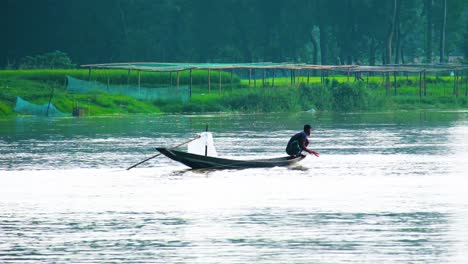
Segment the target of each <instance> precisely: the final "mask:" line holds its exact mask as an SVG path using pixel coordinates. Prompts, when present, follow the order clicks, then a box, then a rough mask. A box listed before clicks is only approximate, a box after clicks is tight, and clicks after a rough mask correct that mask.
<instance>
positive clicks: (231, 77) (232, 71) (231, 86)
mask: <svg viewBox="0 0 468 264" xmlns="http://www.w3.org/2000/svg"><path fill="white" fill-rule="evenodd" d="M233 71H234V70H233V69H231V92H232V90H233V87H232V86H233V83H232V72H233Z"/></svg>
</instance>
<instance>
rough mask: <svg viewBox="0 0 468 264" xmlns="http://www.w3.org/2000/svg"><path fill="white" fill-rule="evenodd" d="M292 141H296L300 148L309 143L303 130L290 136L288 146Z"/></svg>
mask: <svg viewBox="0 0 468 264" xmlns="http://www.w3.org/2000/svg"><path fill="white" fill-rule="evenodd" d="M294 141H297V142H298V143H299V147H300V148H301V150H304V146H307V145H309V139H307V134H306V133H305V132H304V131H302V132H299V133H297V134H295V135H294V136H292V137H291V139H290V140H289V142H288V146H290V145H291V143H293V142H294Z"/></svg>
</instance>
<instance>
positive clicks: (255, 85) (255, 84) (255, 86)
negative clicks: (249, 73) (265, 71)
mask: <svg viewBox="0 0 468 264" xmlns="http://www.w3.org/2000/svg"><path fill="white" fill-rule="evenodd" d="M256 73H257V71H256V70H255V69H254V70H253V74H254V76H253V78H254V88H257V74H256Z"/></svg>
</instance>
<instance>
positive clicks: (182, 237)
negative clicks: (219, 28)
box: [0, 111, 468, 263]
mask: <svg viewBox="0 0 468 264" xmlns="http://www.w3.org/2000/svg"><path fill="white" fill-rule="evenodd" d="M304 123H310V124H312V126H313V127H314V131H313V135H312V137H311V144H312V146H313V148H314V149H316V150H317V151H319V152H320V153H321V154H322V155H321V157H320V158H316V157H313V156H309V157H307V158H306V159H304V160H303V161H301V163H300V164H299V165H298V166H295V167H292V168H271V169H246V170H224V171H192V170H188V169H187V168H186V167H185V166H183V165H180V164H178V163H175V162H173V161H171V160H169V159H167V158H165V157H159V158H157V159H154V160H152V161H150V162H148V163H146V164H144V165H142V166H141V168H140V167H138V168H136V169H133V170H130V171H126V170H125V168H127V167H129V166H130V165H132V164H134V163H136V162H138V161H140V160H143V159H144V158H146V157H149V156H151V155H154V154H156V153H155V149H154V148H155V147H158V146H171V145H176V144H178V143H180V142H183V141H185V140H187V139H189V138H191V137H193V136H194V135H196V133H198V132H201V131H203V130H204V129H205V125H206V124H209V128H210V131H212V132H213V134H214V137H215V145H216V147H217V150H218V153H219V154H220V155H221V156H224V157H233V158H238V159H244V158H245V159H247V158H256V157H276V156H283V155H284V148H285V144H286V143H287V141H288V139H289V137H290V136H291V135H292V134H293V133H295V132H296V131H299V130H300V129H301V128H302V126H303V125H304ZM0 153H1V156H0V263H70V262H72V263H106V262H114V263H468V253H467V252H468V194H467V190H468V180H467V175H468V172H467V171H468V112H466V111H461V112H396V113H371V114H317V113H316V114H310V113H300V114H268V115H240V114H239V115H222V114H220V115H183V116H180V115H161V116H144V115H142V116H130V117H129V116H115V117H99V118H82V119H73V118H60V119H44V118H30V117H24V118H16V119H13V120H0Z"/></svg>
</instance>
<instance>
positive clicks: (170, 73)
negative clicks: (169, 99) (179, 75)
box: [169, 72, 172, 88]
mask: <svg viewBox="0 0 468 264" xmlns="http://www.w3.org/2000/svg"><path fill="white" fill-rule="evenodd" d="M169 79H170V80H171V83H170V85H169V87H171V88H172V72H169Z"/></svg>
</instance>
